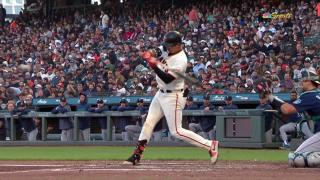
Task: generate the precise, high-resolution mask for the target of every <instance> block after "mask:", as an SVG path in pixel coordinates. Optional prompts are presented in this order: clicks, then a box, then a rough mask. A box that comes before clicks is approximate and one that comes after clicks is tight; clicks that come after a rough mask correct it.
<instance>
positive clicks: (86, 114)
mask: <svg viewBox="0 0 320 180" xmlns="http://www.w3.org/2000/svg"><path fill="white" fill-rule="evenodd" d="M264 112H265V111H264V110H259V109H239V110H224V111H203V110H184V111H183V116H233V117H237V116H239V117H243V116H247V117H253V116H256V117H257V116H263V113H264ZM121 116H132V117H134V116H140V112H139V111H124V112H118V111H108V112H105V113H100V114H99V113H90V112H85V111H83V112H81V111H80V112H68V113H65V114H52V113H51V112H30V113H29V114H28V115H24V116H21V117H25V118H28V117H29V118H35V117H37V118H41V122H42V123H41V135H42V137H41V140H42V141H46V140H47V118H59V117H72V118H73V125H74V126H73V127H74V129H73V130H74V135H75V136H74V140H75V141H78V140H79V128H78V124H79V122H78V118H79V117H107V130H108V140H109V141H111V140H112V127H113V123H112V117H121ZM0 118H3V119H5V120H8V119H10V120H11V121H10V125H11V129H10V136H11V140H12V141H14V140H15V139H16V137H15V135H16V132H15V130H16V128H15V120H16V118H15V117H13V116H11V115H10V114H9V113H0Z"/></svg>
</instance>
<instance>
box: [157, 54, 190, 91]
mask: <svg viewBox="0 0 320 180" xmlns="http://www.w3.org/2000/svg"><path fill="white" fill-rule="evenodd" d="M163 64H164V67H161V69H164V70H169V71H171V72H172V71H177V72H180V73H182V74H183V75H185V72H186V69H187V55H186V53H185V52H184V51H183V50H182V51H180V52H179V53H177V54H174V55H172V56H168V57H167V58H166V59H165V60H164V61H163ZM170 74H171V75H173V76H174V77H175V80H173V81H172V82H170V83H168V84H166V83H165V82H163V81H162V80H161V79H160V78H159V77H158V75H157V76H156V81H157V83H158V86H159V88H160V89H162V90H181V89H184V79H183V78H181V77H179V76H177V75H176V74H174V73H170Z"/></svg>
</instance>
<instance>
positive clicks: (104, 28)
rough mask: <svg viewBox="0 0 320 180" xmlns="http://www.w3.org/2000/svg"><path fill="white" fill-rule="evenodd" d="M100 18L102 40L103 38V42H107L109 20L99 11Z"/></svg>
mask: <svg viewBox="0 0 320 180" xmlns="http://www.w3.org/2000/svg"><path fill="white" fill-rule="evenodd" d="M100 18H101V26H102V33H103V38H104V41H107V38H108V31H109V19H110V18H109V16H108V15H107V14H106V13H105V12H104V11H101V15H100Z"/></svg>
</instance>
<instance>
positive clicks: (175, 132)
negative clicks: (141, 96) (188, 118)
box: [124, 31, 218, 165]
mask: <svg viewBox="0 0 320 180" xmlns="http://www.w3.org/2000/svg"><path fill="white" fill-rule="evenodd" d="M164 46H165V48H166V49H167V52H168V57H166V58H165V59H163V61H162V62H159V61H158V60H157V59H156V58H155V57H153V56H154V55H153V54H152V53H150V52H144V53H142V54H141V55H142V57H143V59H145V60H146V61H147V63H148V64H149V66H150V67H151V68H152V69H153V70H154V72H155V73H156V81H157V83H158V87H159V91H158V92H157V93H156V95H155V96H154V97H153V99H152V102H151V104H150V107H149V113H148V115H147V119H146V122H145V123H144V125H143V128H142V131H141V133H140V136H139V139H138V143H137V146H136V148H135V150H134V152H133V154H132V155H131V156H130V157H129V158H128V159H127V160H126V161H125V162H124V163H129V164H133V165H135V164H137V163H139V161H140V159H141V156H142V153H143V151H144V149H145V147H146V145H147V143H148V142H149V140H150V138H151V136H152V132H153V129H154V127H155V125H156V124H157V123H158V122H159V121H160V119H161V118H162V117H165V119H166V121H167V125H168V127H169V131H170V134H171V135H172V136H174V137H175V138H178V139H180V140H183V141H186V142H188V143H190V144H193V145H195V146H198V147H201V148H204V149H206V150H208V151H209V155H210V159H211V163H212V164H214V163H215V162H216V161H217V158H218V141H211V140H208V139H204V138H203V137H201V136H200V135H198V134H196V133H194V132H192V131H190V130H187V129H184V128H183V127H182V110H183V108H184V106H185V103H186V98H187V95H188V94H187V93H186V92H187V91H186V90H184V88H185V79H184V78H183V76H185V74H186V69H187V62H188V60H187V55H186V53H185V52H184V50H183V43H182V35H181V34H180V33H179V32H178V31H170V32H168V33H166V34H165V36H164Z"/></svg>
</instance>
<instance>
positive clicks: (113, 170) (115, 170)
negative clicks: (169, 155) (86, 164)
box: [0, 168, 212, 174]
mask: <svg viewBox="0 0 320 180" xmlns="http://www.w3.org/2000/svg"><path fill="white" fill-rule="evenodd" d="M210 170H212V169H164V168H152V169H148V168H143V169H142V168H140V169H131V168H130V169H124V168H121V169H115V168H98V169H91V168H55V169H51V168H50V169H33V170H23V171H9V172H0V174H16V173H32V172H80V171H82V172H89V171H111V172H130V171H134V172H137V171H156V172H207V171H210Z"/></svg>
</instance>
